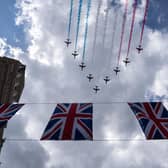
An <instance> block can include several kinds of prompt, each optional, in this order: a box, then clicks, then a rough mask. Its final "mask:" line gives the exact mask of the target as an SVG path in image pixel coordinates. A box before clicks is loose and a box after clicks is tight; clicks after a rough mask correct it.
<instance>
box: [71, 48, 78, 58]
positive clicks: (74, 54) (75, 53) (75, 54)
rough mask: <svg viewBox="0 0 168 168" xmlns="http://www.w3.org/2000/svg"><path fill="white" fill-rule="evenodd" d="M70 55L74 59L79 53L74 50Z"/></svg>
mask: <svg viewBox="0 0 168 168" xmlns="http://www.w3.org/2000/svg"><path fill="white" fill-rule="evenodd" d="M72 55H73V56H74V59H75V58H76V57H77V56H78V55H79V54H78V53H77V51H76V50H75V51H74V52H73V53H72Z"/></svg>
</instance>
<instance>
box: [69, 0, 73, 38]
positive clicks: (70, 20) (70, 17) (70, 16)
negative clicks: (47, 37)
mask: <svg viewBox="0 0 168 168" xmlns="http://www.w3.org/2000/svg"><path fill="white" fill-rule="evenodd" d="M73 4H74V0H71V6H70V12H69V24H68V39H70V34H71V23H72V13H73Z"/></svg>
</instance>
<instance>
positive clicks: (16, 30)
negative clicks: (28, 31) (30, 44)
mask: <svg viewBox="0 0 168 168" xmlns="http://www.w3.org/2000/svg"><path fill="white" fill-rule="evenodd" d="M15 3H16V1H15V0H3V1H2V2H1V5H0V25H1V26H0V37H1V38H6V39H7V43H8V44H10V45H12V46H14V47H20V48H22V49H23V50H25V49H26V40H25V36H24V29H23V26H16V25H15V17H16V13H17V9H16V8H15ZM16 39H17V40H16Z"/></svg>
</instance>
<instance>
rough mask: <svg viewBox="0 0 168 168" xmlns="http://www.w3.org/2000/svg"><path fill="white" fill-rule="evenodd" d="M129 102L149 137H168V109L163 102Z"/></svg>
mask: <svg viewBox="0 0 168 168" xmlns="http://www.w3.org/2000/svg"><path fill="white" fill-rule="evenodd" d="M128 104H129V106H130V108H131V109H132V111H133V112H134V114H135V116H136V118H137V120H138V121H139V124H140V126H141V128H142V130H143V132H144V133H145V136H146V138H147V139H168V111H167V109H166V108H165V107H164V105H163V104H162V103H161V102H144V103H128Z"/></svg>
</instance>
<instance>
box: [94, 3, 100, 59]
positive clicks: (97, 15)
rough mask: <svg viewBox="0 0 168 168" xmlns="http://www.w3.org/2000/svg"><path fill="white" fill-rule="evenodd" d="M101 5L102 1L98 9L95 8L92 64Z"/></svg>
mask: <svg viewBox="0 0 168 168" xmlns="http://www.w3.org/2000/svg"><path fill="white" fill-rule="evenodd" d="M101 5H102V0H99V3H98V7H97V14H96V23H95V30H94V39H93V49H92V62H94V56H95V50H96V42H97V33H98V27H99V16H100V9H101Z"/></svg>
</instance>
